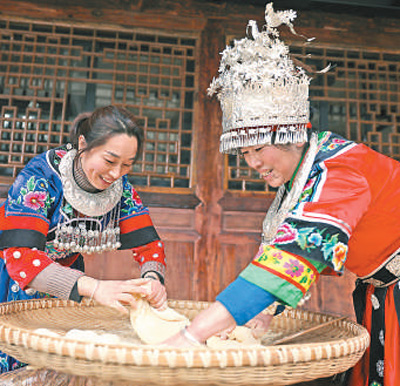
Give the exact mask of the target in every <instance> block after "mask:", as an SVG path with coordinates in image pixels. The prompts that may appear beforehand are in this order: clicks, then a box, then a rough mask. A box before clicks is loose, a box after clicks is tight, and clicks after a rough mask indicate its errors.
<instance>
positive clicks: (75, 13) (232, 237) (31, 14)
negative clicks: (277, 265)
mask: <svg viewBox="0 0 400 386" xmlns="http://www.w3.org/2000/svg"><path fill="white" fill-rule="evenodd" d="M0 12H1V14H0V15H1V16H2V17H12V18H24V19H28V20H33V21H35V20H37V21H46V22H62V23H65V24H77V25H80V24H85V25H94V26H96V25H107V26H111V27H112V26H118V28H121V27H122V28H125V29H127V30H129V28H133V27H135V28H137V27H140V28H144V29H161V30H165V31H173V32H174V33H180V32H182V31H190V32H191V33H197V34H198V35H199V36H200V54H199V55H198V60H197V63H196V66H197V69H198V78H197V81H198V90H199V92H198V93H197V94H196V96H195V101H196V106H197V111H196V117H195V137H194V139H193V141H194V143H193V155H192V156H193V159H192V165H193V175H194V176H195V178H194V182H193V185H192V187H191V189H189V190H188V191H186V192H182V191H179V192H178V191H177V192H174V191H173V190H172V191H170V192H168V193H166V192H162V191H157V189H140V187H138V190H139V192H140V194H141V196H142V198H143V200H144V202H145V203H146V204H148V205H149V207H150V211H151V215H152V218H153V220H154V223H155V225H156V227H157V229H158V232H159V234H160V236H161V237H162V239H163V240H164V241H165V243H166V252H167V258H168V271H167V275H168V276H167V281H166V283H167V290H168V293H169V296H170V297H171V298H177V299H196V300H210V301H211V300H213V299H214V297H215V295H216V294H217V293H218V292H219V291H220V290H221V289H223V288H224V287H225V286H226V285H227V284H229V282H231V281H232V280H234V278H235V277H236V276H237V274H238V273H239V272H240V271H241V270H242V269H243V268H244V267H245V266H246V265H247V264H248V262H249V261H250V260H251V259H252V257H253V255H254V254H255V252H256V250H257V248H258V244H259V241H260V230H261V223H262V220H263V217H264V215H265V212H266V210H267V209H268V206H269V205H270V203H271V201H272V198H273V196H272V194H267V195H265V194H259V193H251V192H243V193H240V192H239V193H238V192H231V191H229V190H227V189H226V188H225V185H224V178H225V177H224V170H225V169H224V165H225V164H224V162H225V158H224V157H223V156H222V155H221V154H219V152H218V138H219V135H220V130H221V112H220V109H219V105H218V102H217V101H216V100H215V99H210V98H209V97H208V96H207V95H206V89H207V87H208V85H209V83H210V81H211V79H212V77H213V76H215V75H216V74H217V69H218V65H219V60H220V55H219V53H220V52H221V51H222V50H223V48H224V47H225V44H226V37H227V36H237V37H243V36H244V33H245V29H246V25H247V21H248V20H249V19H254V20H257V21H258V23H259V26H261V25H262V24H263V13H264V8H262V7H253V6H246V5H245V2H243V5H239V4H235V5H232V4H228V3H227V2H223V1H221V2H206V1H195V0H152V1H146V0H131V1H129V0H120V1H107V0H96V1H94V0H80V1H75V0H74V1H72V0H70V1H64V2H60V1H49V0H30V1H28V0H25V1H21V0H18V1H16V0H2V1H1V4H0ZM296 29H297V30H298V32H300V33H302V34H305V35H307V36H316V37H317V39H318V42H324V43H328V44H331V45H332V47H335V44H337V42H340V44H341V45H343V44H345V45H348V46H349V47H353V46H354V47H358V48H359V47H364V46H365V47H375V48H379V49H381V50H385V48H388V49H389V48H391V47H393V46H394V45H396V44H398V42H399V36H400V27H399V26H398V23H397V21H396V20H381V19H374V20H372V19H364V18H361V17H356V16H354V17H353V16H352V17H349V16H344V15H340V16H339V15H334V14H321V13H314V12H301V13H300V14H299V18H298V21H297V22H296ZM282 35H283V36H287V33H282ZM0 182H1V181H0ZM6 190H7V184H3V186H2V192H3V199H4V194H5V191H6ZM99 259H100V261H101V263H100V264H99ZM87 264H88V270H89V271H90V272H92V274H93V275H95V276H97V277H101V278H118V277H124V278H128V277H131V276H132V275H136V274H137V272H138V271H137V264H135V262H133V261H132V258H131V256H130V255H128V254H126V253H118V254H108V255H103V256H101V257H98V259H97V260H96V261H88V262H87ZM353 282H354V277H353V276H352V275H351V274H350V273H346V274H345V276H344V277H341V278H331V277H328V278H322V279H321V280H320V281H319V283H318V284H317V285H316V286H315V287H314V288H313V289H312V298H311V300H310V301H309V302H308V303H307V304H306V306H305V308H307V309H310V310H314V311H322V312H328V313H333V314H337V315H347V316H350V317H353V311H352V305H351V296H350V294H351V291H352V289H353Z"/></svg>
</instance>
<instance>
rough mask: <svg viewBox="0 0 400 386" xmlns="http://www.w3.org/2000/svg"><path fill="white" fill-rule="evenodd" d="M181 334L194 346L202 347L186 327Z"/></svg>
mask: <svg viewBox="0 0 400 386" xmlns="http://www.w3.org/2000/svg"><path fill="white" fill-rule="evenodd" d="M181 334H182V335H183V336H184V337H185V339H187V340H188V341H189V342H190V343H191V344H192V345H194V346H203V345H202V344H201V343H200V342H199V341H198V340H197V339H196V338H195V337H194V336H193V335H192V334H191V333H190V332H189V331H188V330H187V326H186V327H184V328H183V329H182V330H181Z"/></svg>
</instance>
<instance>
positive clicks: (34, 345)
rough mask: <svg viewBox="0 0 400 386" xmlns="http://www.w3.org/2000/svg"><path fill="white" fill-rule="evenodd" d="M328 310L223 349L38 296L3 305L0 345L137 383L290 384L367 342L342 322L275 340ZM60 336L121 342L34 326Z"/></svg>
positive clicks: (183, 306)
mask: <svg viewBox="0 0 400 386" xmlns="http://www.w3.org/2000/svg"><path fill="white" fill-rule="evenodd" d="M169 306H170V307H172V308H174V309H175V310H177V311H178V312H181V313H182V314H185V315H186V316H188V317H189V318H193V317H194V316H195V315H196V314H197V313H198V312H199V311H201V310H203V309H205V308H207V307H208V306H209V303H207V302H193V301H178V300H169ZM333 319H335V318H334V317H333V316H329V315H323V314H317V313H312V312H307V311H299V310H290V311H285V312H284V313H282V314H281V315H279V316H277V317H275V318H274V320H273V322H272V323H271V327H270V331H269V332H268V334H267V335H266V337H265V339H264V340H263V342H264V344H265V345H266V346H261V347H256V346H249V347H246V346H244V347H238V348H236V347H235V348H228V349H209V348H206V347H200V348H198V347H195V348H193V349H173V348H167V347H163V346H148V345H142V344H140V343H139V341H138V339H137V337H135V336H134V333H133V331H132V329H131V326H130V322H129V318H128V317H126V316H123V315H121V314H120V313H118V312H117V311H115V310H113V309H111V308H106V307H102V306H99V305H96V304H93V302H92V303H89V302H88V301H85V300H84V301H83V302H82V303H81V304H77V303H74V302H71V301H63V300H60V299H35V300H27V301H18V302H12V303H3V304H2V305H0V350H2V351H4V352H6V353H8V354H9V355H11V356H13V357H15V358H17V359H19V360H20V361H22V362H25V363H29V364H30V365H32V366H35V367H37V368H47V369H51V370H55V371H59V372H62V373H67V374H75V375H79V376H83V377H98V378H100V379H101V380H102V381H104V380H105V381H107V382H108V381H110V382H112V384H116V385H117V384H118V382H119V381H120V382H121V384H125V382H126V381H135V385H140V384H146V385H160V384H161V385H174V386H178V385H184V384H186V385H187V384H189V383H190V384H197V385H205V384H207V385H209V384H213V385H249V384H254V385H274V386H279V385H290V384H293V383H297V382H304V381H308V380H313V379H317V378H322V377H328V376H331V375H333V374H336V373H340V372H343V371H345V370H347V369H348V368H350V367H352V366H354V365H355V364H356V363H357V361H358V360H359V359H360V358H361V356H362V355H363V353H364V351H365V349H366V348H367V347H368V345H369V334H368V332H367V331H366V329H365V328H363V327H361V326H359V325H358V324H356V323H354V322H352V321H350V320H340V321H335V322H333V323H331V324H329V325H328V326H326V327H322V328H320V329H318V330H316V331H314V332H313V333H312V334H308V335H304V336H301V337H298V338H297V339H296V340H294V341H291V342H290V344H287V345H284V344H281V345H275V346H273V345H270V344H273V341H274V340H278V339H281V338H282V337H284V336H287V335H291V334H294V333H296V332H297V331H301V330H304V329H307V328H310V327H313V326H316V325H319V324H322V323H325V322H327V321H330V320H333ZM38 328H46V329H49V330H52V331H54V332H57V333H59V334H65V333H66V332H67V331H69V330H71V329H81V330H94V331H96V330H98V331H106V332H110V333H115V334H119V335H121V336H122V337H123V338H124V340H123V343H119V344H106V343H87V342H84V341H78V340H75V339H67V338H64V337H49V336H45V335H41V334H38V333H36V332H34V330H36V329H38Z"/></svg>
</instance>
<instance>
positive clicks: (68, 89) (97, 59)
mask: <svg viewBox="0 0 400 386" xmlns="http://www.w3.org/2000/svg"><path fill="white" fill-rule="evenodd" d="M197 42H198V39H197V37H196V36H194V35H193V36H192V35H191V34H187V35H186V36H185V37H182V35H180V36H173V35H164V34H158V33H157V32H154V31H153V30H152V31H151V33H150V32H148V31H133V32H132V31H131V30H129V31H128V32H127V31H126V30H120V31H118V30H116V29H113V30H107V29H97V28H89V27H78V26H65V25H54V24H43V23H42V24H41V23H39V24H38V23H30V22H26V23H25V22H20V21H19V22H16V21H10V20H3V21H2V20H0V49H1V52H0V58H1V61H0V107H1V118H0V140H1V144H0V179H1V180H2V181H6V182H11V181H12V179H13V178H15V176H16V175H17V173H18V172H19V171H20V170H21V169H22V168H23V166H24V165H25V164H26V163H27V162H28V161H29V160H30V159H31V158H32V157H34V156H35V155H36V154H38V153H41V152H43V151H45V150H47V149H48V148H50V147H55V146H59V145H60V144H62V143H65V142H67V140H68V128H69V125H70V123H71V122H72V120H73V119H74V118H75V116H76V115H77V114H79V113H80V112H83V111H91V110H93V109H94V108H96V107H99V106H104V105H108V104H117V105H121V106H124V107H126V108H128V109H129V110H131V111H132V112H133V113H134V114H135V115H136V117H137V120H138V123H139V124H141V125H142V127H144V129H145V132H146V145H145V149H144V154H143V158H142V160H141V161H140V162H138V163H137V164H136V165H135V167H134V170H133V171H132V173H131V174H132V178H133V180H134V183H135V185H142V186H144V187H150V188H151V187H153V186H158V187H159V186H164V187H166V188H176V187H179V188H191V187H192V184H193V182H192V173H191V167H192V165H191V153H192V139H193V129H194V118H193V115H194V114H193V112H194V107H195V101H194V99H195V98H194V95H195V92H196V90H197V79H196V76H195V71H196V68H195V62H196V54H197Z"/></svg>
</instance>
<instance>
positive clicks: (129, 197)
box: [121, 186, 143, 214]
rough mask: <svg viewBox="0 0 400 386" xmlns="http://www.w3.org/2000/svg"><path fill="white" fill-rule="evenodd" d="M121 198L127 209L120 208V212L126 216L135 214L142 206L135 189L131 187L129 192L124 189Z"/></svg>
mask: <svg viewBox="0 0 400 386" xmlns="http://www.w3.org/2000/svg"><path fill="white" fill-rule="evenodd" d="M122 197H123V198H124V199H125V204H126V205H127V208H122V209H121V212H125V213H127V214H132V213H134V212H137V211H138V210H137V209H138V208H139V207H141V206H143V204H142V200H141V199H140V197H139V195H138V193H137V192H136V190H135V189H133V187H132V186H131V187H130V189H129V190H127V189H124V191H123V193H122Z"/></svg>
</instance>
